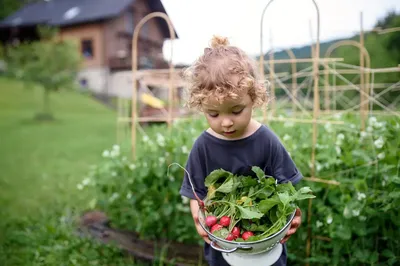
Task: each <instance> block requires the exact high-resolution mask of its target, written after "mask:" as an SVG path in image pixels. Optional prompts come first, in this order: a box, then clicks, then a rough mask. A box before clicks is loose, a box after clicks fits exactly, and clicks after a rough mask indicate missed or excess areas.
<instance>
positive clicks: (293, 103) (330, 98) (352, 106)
mask: <svg viewBox="0 0 400 266" xmlns="http://www.w3.org/2000/svg"><path fill="white" fill-rule="evenodd" d="M272 2H273V0H271V1H269V2H268V4H267V5H266V6H265V8H264V10H263V12H262V16H261V30H260V58H259V65H258V67H259V74H260V77H261V79H265V78H266V76H268V78H267V79H268V80H269V81H270V96H271V102H270V105H269V111H268V112H267V110H266V109H263V112H262V114H257V115H258V116H259V118H260V119H262V120H263V121H264V123H269V122H270V121H278V122H288V121H290V122H293V123H305V124H309V125H310V127H311V126H312V139H311V142H312V151H311V154H310V162H311V163H310V168H311V169H310V172H311V176H309V177H305V180H307V181H310V182H320V183H324V184H328V185H332V186H335V187H338V186H340V185H341V183H340V182H338V181H337V180H335V179H334V176H335V175H338V174H342V173H345V172H351V171H354V170H357V169H358V168H362V167H370V166H374V165H376V164H377V163H378V161H379V160H373V161H370V162H367V163H365V164H363V165H358V166H356V167H354V168H352V169H343V170H341V171H340V172H336V173H331V174H329V175H327V176H317V175H316V174H315V173H316V170H315V167H316V159H315V158H316V152H317V151H316V149H317V136H318V125H321V124H322V125H327V124H331V125H336V126H346V124H345V122H344V121H338V120H335V119H332V118H333V117H334V116H337V115H344V114H354V115H358V116H359V121H360V123H359V128H358V129H355V130H358V131H364V130H365V129H366V120H367V118H368V117H369V116H371V115H389V116H394V117H399V118H400V112H399V111H398V105H399V104H400V94H397V97H395V98H392V99H385V98H384V96H385V95H387V94H388V93H389V92H395V91H400V81H399V82H395V83H390V84H388V83H375V78H376V76H377V75H380V74H383V73H392V72H400V65H398V66H392V67H387V68H371V62H370V61H371V60H370V57H369V54H368V51H367V49H366V48H365V46H364V31H363V25H362V14H361V17H360V18H361V19H360V24H361V27H360V40H359V41H355V40H345V41H339V42H337V43H334V44H333V45H331V47H329V48H328V50H327V51H326V53H325V54H324V56H323V57H320V40H319V36H320V21H319V18H320V14H319V9H318V5H317V3H316V1H314V0H312V2H313V4H314V6H315V9H316V13H317V30H316V42H315V44H313V45H311V49H312V53H311V54H312V56H311V58H296V57H295V55H294V53H293V52H292V51H291V50H290V49H288V50H286V51H287V53H288V56H289V57H290V59H281V60H275V59H274V51H273V48H272V40H271V45H270V46H271V47H270V48H271V49H270V52H269V53H268V56H269V59H268V60H265V59H264V53H263V40H264V33H263V17H264V14H265V13H266V10H267V9H268V8H269V6H270V4H271V3H272ZM156 17H160V18H162V19H165V20H166V21H167V23H168V25H169V30H170V36H171V38H172V40H173V39H174V34H173V28H172V23H171V22H170V20H169V18H168V17H167V16H165V14H162V13H157V12H156V13H151V14H149V15H147V16H146V17H144V18H143V19H142V20H141V21H140V22H139V24H138V25H137V26H136V27H135V30H134V36H133V42H132V43H133V46H132V62H133V64H132V81H133V82H132V99H131V103H132V104H131V106H130V105H129V101H127V100H125V99H122V98H120V99H118V106H119V107H118V121H117V136H118V141H119V142H120V141H121V140H122V139H123V138H124V137H126V133H127V132H130V134H131V145H132V146H131V147H132V157H133V158H135V157H136V142H137V140H136V138H137V135H136V131H137V130H141V127H140V125H139V123H140V122H152V121H158V122H167V123H168V125H169V128H171V125H172V123H173V122H174V121H176V120H182V119H191V118H193V117H195V116H196V114H194V115H193V116H191V117H185V118H183V117H181V116H180V115H179V114H176V115H174V114H173V112H172V108H173V106H174V104H176V101H177V96H176V95H177V87H178V86H180V87H181V86H184V83H183V81H182V79H181V76H180V75H181V70H176V69H175V68H174V67H173V65H172V51H173V48H172V45H171V58H170V62H169V70H168V71H167V70H137V58H136V57H137V39H138V34H139V31H140V29H141V27H142V26H143V24H144V23H146V22H147V21H148V20H150V19H152V18H156ZM396 30H399V29H393V30H387V29H386V30H381V32H382V33H390V32H393V31H396ZM270 39H272V38H270ZM341 46H354V47H356V48H358V49H359V53H360V64H359V65H350V64H346V63H344V62H343V61H344V59H343V58H331V55H332V53H333V52H334V50H335V49H337V48H338V47H341ZM308 63H310V64H311V65H310V66H307V67H304V68H302V69H301V68H300V67H299V65H303V66H304V65H305V64H308ZM278 64H290V65H291V73H287V72H282V73H279V72H278V73H277V72H275V66H276V65H278ZM157 75H159V76H160V77H161V76H162V77H161V78H160V79H161V80H163V81H165V80H169V87H168V108H166V109H164V112H163V113H164V114H165V116H160V117H157V118H154V117H140V116H139V115H138V110H137V109H138V108H137V102H138V94H137V89H138V84H139V83H140V82H141V80H142V79H145V77H152V80H153V82H154V77H155V76H157ZM347 75H353V76H352V78H351V79H350V78H349V77H348V76H347ZM354 75H355V76H354ZM299 78H303V81H302V82H300V83H298V79H299ZM150 79H151V78H150ZM289 80H290V83H288V81H289ZM337 81H341V82H343V83H345V85H338V84H337ZM151 82H152V81H148V83H151ZM155 83H156V82H155ZM161 83H162V82H161ZM278 91H280V92H282V91H283V92H282V93H281V94H279V95H282V94H283V96H276V95H277V92H278ZM348 91H353V92H356V94H355V95H356V96H354V97H352V98H349V97H348V96H347V95H346V92H348ZM339 102H340V107H339V106H338V105H337V104H338V103H339ZM278 105H279V106H290V109H291V112H290V116H289V117H280V116H277V115H276V114H277V110H279V107H278ZM374 107H379V108H380V109H381V111H375V108H374ZM396 108H397V109H396ZM288 112H289V111H288ZM129 125H130V128H129ZM311 208H312V200H311V199H310V200H309V203H308V211H307V222H308V238H307V247H306V252H307V254H306V257H309V256H310V252H311V240H312V239H320V240H323V241H329V237H326V236H313V235H312V232H311V226H310V223H311V217H312V213H311Z"/></svg>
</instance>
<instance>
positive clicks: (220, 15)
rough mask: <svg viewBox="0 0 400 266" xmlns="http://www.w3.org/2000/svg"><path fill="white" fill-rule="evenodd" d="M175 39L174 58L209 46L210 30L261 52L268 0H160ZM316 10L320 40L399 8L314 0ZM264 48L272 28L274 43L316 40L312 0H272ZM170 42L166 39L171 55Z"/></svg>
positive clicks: (390, 2) (388, 1)
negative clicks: (176, 33) (264, 12)
mask: <svg viewBox="0 0 400 266" xmlns="http://www.w3.org/2000/svg"><path fill="white" fill-rule="evenodd" d="M161 1H162V3H163V5H164V7H165V9H166V11H167V13H168V15H169V16H170V18H171V20H172V23H173V24H174V27H175V28H176V30H177V32H178V34H179V37H180V38H179V40H176V41H175V42H174V44H173V48H174V51H173V62H174V63H182V62H183V63H191V62H192V61H193V60H195V59H196V57H197V56H199V55H200V54H201V53H202V51H203V49H204V47H206V46H208V43H209V40H210V39H211V37H212V35H213V34H219V35H223V36H226V37H228V38H229V40H230V42H231V43H232V44H234V45H237V46H240V47H241V48H242V49H243V50H245V51H246V52H248V53H249V54H251V55H253V56H254V55H258V54H259V53H260V20H261V13H262V10H263V8H264V6H265V5H266V4H267V3H268V1H266V0H161ZM316 2H317V4H318V6H319V11H320V41H324V40H330V39H335V38H342V37H349V36H351V35H353V34H356V33H358V32H359V30H360V13H361V12H363V27H364V30H370V29H372V27H373V26H374V24H375V23H376V21H377V20H378V18H382V17H384V16H385V14H387V12H388V11H390V10H393V9H394V10H397V11H400V0H316ZM310 21H311V28H312V32H310ZM263 27H264V30H263V32H264V33H263V35H264V37H263V40H264V41H263V42H264V45H263V51H264V52H265V51H267V50H268V49H269V48H270V47H271V46H270V42H269V40H270V37H271V33H272V37H273V38H272V39H273V46H274V48H276V49H279V48H288V47H295V46H301V45H304V44H309V43H310V42H311V38H313V41H315V40H316V30H317V15H316V10H315V7H314V5H313V2H312V0H275V1H273V2H272V3H271V5H270V6H269V8H268V9H267V11H266V14H265V16H264V23H263ZM170 45H171V42H169V41H167V42H166V43H165V45H164V56H165V57H166V58H167V59H169V58H170Z"/></svg>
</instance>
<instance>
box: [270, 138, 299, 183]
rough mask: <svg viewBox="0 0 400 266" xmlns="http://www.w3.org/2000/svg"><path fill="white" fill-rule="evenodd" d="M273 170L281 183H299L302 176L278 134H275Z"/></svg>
mask: <svg viewBox="0 0 400 266" xmlns="http://www.w3.org/2000/svg"><path fill="white" fill-rule="evenodd" d="M272 139H273V142H272V143H271V145H272V147H271V148H272V151H273V152H272V155H273V159H272V160H271V170H272V173H273V176H274V177H275V178H276V179H277V180H278V182H279V183H286V182H289V181H290V182H292V184H296V183H298V182H299V181H300V180H301V179H302V178H303V176H302V174H301V172H300V171H299V170H298V169H297V167H296V164H295V163H294V161H293V159H292V158H291V157H290V155H289V153H288V151H287V150H286V148H285V147H284V145H283V144H282V142H281V141H280V140H279V138H278V137H277V136H276V135H273V138H272Z"/></svg>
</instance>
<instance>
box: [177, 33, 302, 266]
mask: <svg viewBox="0 0 400 266" xmlns="http://www.w3.org/2000/svg"><path fill="white" fill-rule="evenodd" d="M255 69H256V68H255V66H254V63H253V62H252V60H251V59H250V58H249V57H248V56H247V55H246V54H245V53H244V52H243V51H242V50H241V49H239V48H237V47H235V46H230V45H229V42H228V40H227V38H223V37H218V36H214V37H213V39H212V40H211V48H206V49H205V50H204V54H203V55H202V56H200V58H198V60H197V61H196V62H195V63H194V64H193V65H192V66H190V67H189V68H188V69H187V70H186V71H185V76H186V78H187V81H188V101H187V105H188V106H189V107H191V108H196V109H197V110H199V111H201V112H202V113H204V115H205V118H206V120H207V122H208V125H209V128H208V129H207V130H204V131H203V132H202V133H201V134H200V136H198V138H197V139H196V141H195V142H194V144H193V148H192V149H191V151H190V154H189V157H188V160H187V163H186V170H187V171H188V173H189V174H190V177H191V179H192V181H193V185H194V187H195V189H196V194H197V195H198V196H199V197H200V199H202V200H203V199H204V198H205V196H206V194H207V189H206V187H205V185H204V180H205V178H206V177H207V176H208V175H209V174H210V173H211V172H212V171H213V170H216V169H221V168H222V169H224V170H226V171H229V172H232V173H233V174H237V175H252V176H254V173H253V172H252V170H251V168H252V166H258V167H260V168H261V169H263V170H264V172H265V174H266V175H270V176H273V177H274V178H276V179H277V181H278V183H282V182H288V181H291V182H292V183H293V184H296V183H297V182H299V181H300V179H301V178H302V175H301V173H300V172H299V170H298V169H297V168H296V165H295V163H294V162H293V160H292V159H291V157H290V156H289V154H288V152H287V151H286V149H285V147H284V146H283V145H282V143H281V141H280V139H279V138H278V137H277V136H276V135H275V133H274V132H273V131H272V130H271V129H270V128H269V127H267V126H266V125H263V124H261V123H260V122H258V121H256V120H254V119H253V118H252V113H253V109H254V108H256V107H260V106H262V105H265V104H267V101H268V94H267V87H268V86H267V84H266V83H265V82H264V81H260V80H258V79H257V75H256V70H255ZM180 194H181V195H183V196H186V197H188V198H190V199H191V200H190V208H191V213H192V216H193V220H194V223H195V225H196V229H197V232H198V234H199V235H200V236H201V237H202V238H203V239H204V241H205V246H204V252H205V258H206V261H207V262H208V263H209V265H211V266H224V265H229V264H228V263H227V262H226V261H225V260H224V258H223V257H222V254H221V253H220V252H218V251H216V250H214V249H213V248H212V247H211V246H210V245H209V244H210V239H209V238H208V236H207V233H206V232H205V231H204V230H203V229H202V228H201V226H200V225H199V221H198V210H199V205H198V202H197V201H196V199H195V196H194V194H193V191H192V188H191V185H190V182H189V180H188V176H187V174H185V176H184V180H183V183H182V186H181V189H180ZM300 223H301V211H300V209H297V210H296V215H295V218H294V219H293V222H292V224H291V228H290V229H289V231H288V233H287V235H286V237H285V238H284V239H283V240H282V241H281V242H282V243H283V252H282V255H281V257H280V259H279V260H278V261H277V262H276V263H275V265H286V258H287V255H286V245H285V242H286V240H287V239H288V238H289V237H290V235H292V234H294V233H295V232H296V230H297V228H298V227H299V226H300Z"/></svg>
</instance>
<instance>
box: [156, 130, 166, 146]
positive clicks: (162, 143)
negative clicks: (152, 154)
mask: <svg viewBox="0 0 400 266" xmlns="http://www.w3.org/2000/svg"><path fill="white" fill-rule="evenodd" d="M157 143H158V145H160V146H161V147H164V146H165V138H164V136H163V135H161V134H160V133H157Z"/></svg>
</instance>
